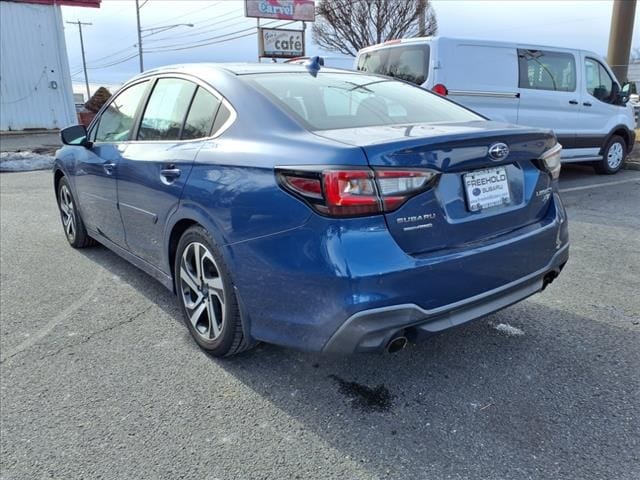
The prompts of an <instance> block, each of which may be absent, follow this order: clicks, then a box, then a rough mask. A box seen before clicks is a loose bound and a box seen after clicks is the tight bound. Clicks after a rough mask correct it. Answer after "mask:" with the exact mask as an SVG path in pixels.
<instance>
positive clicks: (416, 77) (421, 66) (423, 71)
mask: <svg viewBox="0 0 640 480" xmlns="http://www.w3.org/2000/svg"><path fill="white" fill-rule="evenodd" d="M428 67H429V45H410V44H409V45H406V46H404V45H403V46H400V47H388V48H379V49H377V50H373V51H370V52H366V53H363V54H361V55H360V56H359V57H358V71H360V72H368V73H377V74H379V75H386V76H388V77H394V78H399V79H400V80H404V81H405V82H411V83H415V84H416V85H422V84H423V83H424V82H425V81H426V80H427V76H428V72H429V68H428Z"/></svg>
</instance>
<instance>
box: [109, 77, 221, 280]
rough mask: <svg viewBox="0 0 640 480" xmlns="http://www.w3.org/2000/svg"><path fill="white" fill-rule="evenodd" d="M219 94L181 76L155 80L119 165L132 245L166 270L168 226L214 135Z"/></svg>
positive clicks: (121, 196)
mask: <svg viewBox="0 0 640 480" xmlns="http://www.w3.org/2000/svg"><path fill="white" fill-rule="evenodd" d="M219 105H220V101H219V99H218V98H217V97H216V96H214V95H213V94H212V93H211V92H209V91H207V89H206V88H204V87H203V86H199V85H198V84H196V83H195V82H193V81H191V80H189V79H186V78H178V77H163V78H158V79H157V80H156V81H155V85H154V86H153V90H152V92H151V95H150V96H149V99H148V101H147V104H146V106H145V109H144V112H143V113H142V114H141V119H140V124H139V126H138V128H137V131H136V139H135V141H133V142H131V143H130V144H129V146H128V148H127V149H126V150H125V152H124V153H123V155H122V158H121V163H120V165H119V166H118V202H119V204H120V215H121V217H122V222H123V224H124V228H125V233H126V242H127V247H128V249H129V250H130V251H131V252H132V253H134V254H135V255H137V256H138V257H140V258H142V259H143V260H146V261H147V262H149V263H150V264H152V265H154V266H156V267H157V268H159V269H160V270H163V271H165V273H168V268H169V266H168V265H163V263H162V262H163V259H164V258H165V256H164V255H163V253H164V252H163V245H164V243H163V240H164V228H165V225H166V222H167V218H168V217H169V215H170V214H171V213H172V212H173V211H174V210H175V209H177V207H178V204H179V201H180V197H181V194H182V190H183V188H184V185H185V183H186V181H187V178H188V177H189V173H190V172H191V168H192V166H193V162H194V160H195V157H196V154H197V153H198V150H199V149H200V148H201V146H202V143H203V141H204V140H203V139H204V138H205V137H208V136H209V135H210V134H211V128H212V126H213V121H214V118H215V115H216V112H217V109H218V107H219Z"/></svg>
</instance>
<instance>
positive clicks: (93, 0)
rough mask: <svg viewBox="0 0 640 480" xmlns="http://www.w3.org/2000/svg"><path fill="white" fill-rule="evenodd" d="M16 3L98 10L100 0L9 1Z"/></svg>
mask: <svg viewBox="0 0 640 480" xmlns="http://www.w3.org/2000/svg"><path fill="white" fill-rule="evenodd" d="M9 1H10V2H16V3H35V4H38V5H67V6H69V7H92V8H100V2H101V1H102V0H9Z"/></svg>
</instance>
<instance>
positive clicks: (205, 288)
mask: <svg viewBox="0 0 640 480" xmlns="http://www.w3.org/2000/svg"><path fill="white" fill-rule="evenodd" d="M174 272H175V284H176V292H177V295H178V305H179V307H180V310H181V311H182V313H183V315H184V319H185V323H186V324H187V328H188V329H189V332H190V333H191V335H192V336H193V338H194V339H195V341H196V342H197V343H198V345H200V347H201V348H202V349H203V350H205V351H207V352H208V353H210V354H211V355H213V356H216V357H223V356H230V355H235V354H236V353H240V352H241V351H243V350H246V349H247V348H248V347H249V346H250V345H249V342H248V341H247V339H246V338H245V337H244V333H243V328H242V320H241V318H240V311H239V308H238V302H237V299H236V295H235V291H234V288H233V284H232V283H231V278H230V275H229V272H228V270H227V267H226V265H225V264H224V261H223V260H222V256H221V255H220V253H219V251H218V249H217V248H216V246H215V243H214V242H213V239H212V238H211V236H210V235H209V233H208V232H207V231H206V230H205V229H204V228H202V227H200V226H193V227H191V228H189V229H188V230H187V231H186V232H185V233H184V234H183V235H182V238H180V242H179V243H178V248H177V252H176V259H175V264H174Z"/></svg>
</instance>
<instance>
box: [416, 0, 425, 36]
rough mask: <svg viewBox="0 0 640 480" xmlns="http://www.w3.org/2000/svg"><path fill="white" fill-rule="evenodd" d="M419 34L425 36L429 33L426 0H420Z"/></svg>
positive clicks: (418, 6)
mask: <svg viewBox="0 0 640 480" xmlns="http://www.w3.org/2000/svg"><path fill="white" fill-rule="evenodd" d="M417 8H418V12H419V16H418V36H419V37H424V36H425V34H426V33H427V2H426V0H418V5H417Z"/></svg>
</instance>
